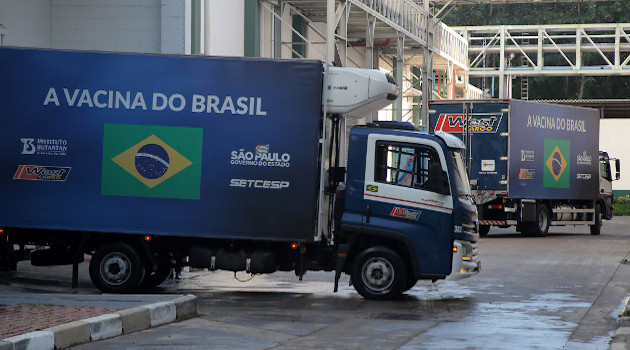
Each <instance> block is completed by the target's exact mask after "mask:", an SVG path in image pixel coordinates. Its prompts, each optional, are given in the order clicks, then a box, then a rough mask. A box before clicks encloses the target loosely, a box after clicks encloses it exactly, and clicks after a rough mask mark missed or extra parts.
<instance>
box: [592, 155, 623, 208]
mask: <svg viewBox="0 0 630 350" xmlns="http://www.w3.org/2000/svg"><path fill="white" fill-rule="evenodd" d="M611 163H612V164H614V166H615V177H614V178H613V177H612V169H611V168H612V167H611ZM620 167H621V166H620V164H619V159H616V158H610V157H609V156H608V153H607V152H604V151H599V200H598V204H599V207H600V210H601V217H602V218H604V219H606V220H610V219H612V217H613V203H615V196H614V195H613V191H612V182H613V181H614V180H619V178H620V177H621V173H620V171H621V169H620Z"/></svg>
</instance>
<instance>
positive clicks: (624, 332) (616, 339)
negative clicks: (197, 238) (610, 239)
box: [0, 297, 630, 350]
mask: <svg viewBox="0 0 630 350" xmlns="http://www.w3.org/2000/svg"><path fill="white" fill-rule="evenodd" d="M629 302H630V297H629V298H626V299H625V300H624V302H623V308H622V310H621V312H620V313H619V315H618V317H619V327H618V328H617V330H616V331H615V334H613V336H612V339H611V341H610V350H625V349H626V343H627V342H628V341H629V340H630V327H629V326H628V325H629V323H630V317H628V316H627V315H628V311H630V309H629V308H628V307H629V306H630V305H628V303H629ZM0 350H2V349H1V348H0Z"/></svg>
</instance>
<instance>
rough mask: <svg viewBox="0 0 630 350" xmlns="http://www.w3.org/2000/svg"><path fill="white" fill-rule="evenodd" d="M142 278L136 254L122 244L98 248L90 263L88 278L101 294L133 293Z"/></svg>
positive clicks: (105, 245) (110, 244) (141, 268)
mask: <svg viewBox="0 0 630 350" xmlns="http://www.w3.org/2000/svg"><path fill="white" fill-rule="evenodd" d="M143 277H144V265H143V264H142V260H141V259H140V256H139V255H138V253H137V252H136V251H135V250H134V249H133V248H132V247H131V246H129V245H127V244H125V243H122V242H113V243H106V244H103V245H102V246H100V247H98V249H96V251H95V252H94V255H92V259H91V261H90V278H91V279H92V283H93V284H94V286H96V288H98V289H99V290H100V291H101V292H103V293H131V292H134V291H135V290H136V289H137V288H138V286H139V285H140V282H142V279H143Z"/></svg>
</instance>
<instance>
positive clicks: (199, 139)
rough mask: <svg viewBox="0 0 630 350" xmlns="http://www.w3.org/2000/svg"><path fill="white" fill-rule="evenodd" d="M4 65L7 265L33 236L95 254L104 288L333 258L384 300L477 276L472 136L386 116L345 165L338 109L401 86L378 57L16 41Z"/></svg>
mask: <svg viewBox="0 0 630 350" xmlns="http://www.w3.org/2000/svg"><path fill="white" fill-rule="evenodd" d="M0 75H1V76H2V77H3V82H4V84H3V86H2V87H0V144H1V145H2V147H1V149H2V150H3V151H2V152H3V159H4V162H3V163H2V164H0V173H1V174H4V176H3V177H2V178H1V179H0V190H1V191H2V192H3V194H4V195H5V197H6V198H11V200H10V201H3V202H2V203H0V227H2V229H3V231H2V232H3V235H5V236H6V238H5V239H4V240H5V241H6V242H8V244H5V249H4V250H5V253H4V256H6V257H9V258H8V260H13V261H15V260H17V259H18V258H20V257H21V256H22V257H24V255H26V254H20V252H23V251H24V247H25V246H28V245H39V246H46V247H49V249H45V250H37V251H34V252H33V253H32V254H31V262H32V263H34V264H39V265H50V264H59V263H66V264H70V263H72V264H75V267H76V264H77V261H79V260H82V259H83V254H89V255H91V262H90V269H89V270H90V276H91V279H92V281H93V283H94V284H95V285H96V286H97V287H98V288H99V289H100V290H102V291H103V292H132V291H136V290H138V289H143V288H144V289H146V288H151V287H153V286H155V285H157V284H159V283H161V282H162V281H163V280H164V279H165V278H166V276H167V275H168V273H169V271H170V270H171V269H172V268H173V267H176V266H186V265H189V266H193V267H201V268H208V269H210V270H230V271H246V272H249V273H252V274H259V273H272V272H275V271H278V270H282V271H295V272H296V274H298V275H300V276H302V275H303V274H304V272H305V271H307V270H327V271H336V274H335V277H336V280H335V281H336V282H337V281H338V279H339V276H340V274H341V273H343V272H345V273H348V274H350V275H351V276H353V277H352V280H353V283H354V286H355V288H356V289H357V291H359V293H360V294H362V295H363V296H365V297H367V298H373V299H387V298H394V297H396V296H398V295H400V294H401V293H402V292H404V291H405V290H407V289H409V288H411V287H412V286H413V285H414V284H415V283H416V281H417V280H418V279H440V278H446V277H447V276H450V277H451V278H458V277H465V276H469V275H472V274H475V273H476V272H477V271H478V266H479V263H478V259H477V255H476V252H477V248H476V247H477V246H476V243H475V242H476V237H477V233H476V227H475V220H476V209H475V208H474V206H472V205H471V204H470V203H468V202H467V201H468V199H466V194H467V192H466V191H468V190H469V189H468V187H467V182H468V181H467V178H466V177H465V176H466V174H465V171H463V161H462V162H461V164H460V163H457V162H456V161H454V160H457V159H459V160H461V159H462V158H461V157H460V153H461V150H462V149H463V144H462V143H461V142H460V141H459V140H457V139H456V138H454V137H452V136H449V135H444V136H441V137H437V136H434V135H427V134H422V133H420V132H418V131H417V130H416V129H415V128H414V127H412V126H410V125H406V124H403V125H399V124H395V123H394V124H391V123H376V124H372V125H370V126H363V127H358V128H355V129H353V130H352V134H351V137H350V145H349V149H350V160H349V162H348V165H347V168H346V167H341V166H339V165H338V163H339V162H338V160H337V159H338V155H339V152H340V150H341V149H343V150H345V145H340V144H339V137H338V135H339V131H340V129H341V125H342V123H340V120H343V118H349V117H354V116H357V115H359V114H361V113H365V111H372V110H378V109H379V108H381V107H383V106H385V105H387V104H389V103H391V99H392V98H395V97H396V96H397V94H398V92H399V89H398V87H397V86H396V85H395V83H394V81H393V79H391V77H389V76H387V75H386V74H385V73H382V72H379V71H378V70H357V69H343V68H334V67H326V66H324V65H323V64H322V63H321V62H320V61H308V60H299V61H298V60H267V59H244V58H216V57H195V56H173V55H140V54H121V53H102V52H77V51H59V50H35V49H18V48H2V49H0ZM393 156H397V157H403V159H405V161H407V162H410V164H412V165H413V166H412V167H411V168H409V167H406V168H405V167H403V165H404V164H400V163H399V162H398V160H400V159H401V158H397V159H396V161H394V160H393V158H392V157H393ZM375 159H376V160H375ZM429 160H431V161H432V162H433V163H436V162H437V163H436V164H438V165H437V167H439V171H437V170H436V171H435V172H434V173H431V174H429V173H428V170H429V168H428V166H429ZM433 163H432V164H433ZM459 165H462V166H461V167H458V166H459ZM375 169H377V170H375ZM434 170H435V169H434ZM346 173H347V175H346ZM375 173H378V174H379V176H380V175H382V176H380V177H378V176H377V177H376V178H375ZM403 175H404V176H408V177H409V179H411V178H413V181H407V182H408V183H400V184H399V183H397V177H402V176H403ZM427 180H431V181H432V182H431V183H432V186H429V185H424V184H421V183H420V181H422V182H427ZM463 183H465V186H464V185H462V184H463ZM418 193H427V195H425V196H424V197H426V199H417V198H416V197H417V194H418ZM411 198H414V199H413V200H410V199H411ZM436 203H438V204H436ZM429 219H431V220H437V221H438V222H437V223H434V222H430V221H428V220H429ZM427 242H431V243H430V244H427ZM16 245H17V246H19V247H21V249H19V250H13V247H15V246H16ZM454 247H455V249H456V250H457V252H453V249H454ZM5 260H7V259H5ZM9 265H11V264H9ZM13 265H14V264H13ZM335 287H336V286H335Z"/></svg>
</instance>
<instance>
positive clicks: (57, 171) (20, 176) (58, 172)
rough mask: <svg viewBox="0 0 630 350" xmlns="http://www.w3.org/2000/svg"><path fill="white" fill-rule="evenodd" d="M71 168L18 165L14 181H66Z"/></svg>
mask: <svg viewBox="0 0 630 350" xmlns="http://www.w3.org/2000/svg"><path fill="white" fill-rule="evenodd" d="M70 169H72V168H71V167H61V166H46V165H20V166H18V169H17V171H16V172H15V175H13V179H14V180H37V181H66V178H67V177H68V174H69V173H70Z"/></svg>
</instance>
